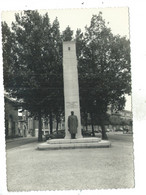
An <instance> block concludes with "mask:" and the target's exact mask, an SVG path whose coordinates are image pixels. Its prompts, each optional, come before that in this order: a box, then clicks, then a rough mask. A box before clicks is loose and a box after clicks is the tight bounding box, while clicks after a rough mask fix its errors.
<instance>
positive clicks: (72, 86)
mask: <svg viewBox="0 0 146 195" xmlns="http://www.w3.org/2000/svg"><path fill="white" fill-rule="evenodd" d="M63 77H64V103H65V138H64V139H51V140H48V141H47V142H45V143H42V144H39V145H38V147H37V148H38V149H65V148H67V149H69V148H99V147H110V145H111V143H110V142H109V141H107V140H101V138H97V137H88V138H83V136H82V133H81V117H80V101H79V83H78V70H77V57H76V44H75V41H66V42H63ZM71 113H72V114H73V115H74V114H75V118H76V121H77V122H76V123H77V125H76V128H77V129H76V130H77V133H76V130H75V134H76V135H74V138H73V139H71V138H72V136H71V133H70V132H71V131H70V132H69V128H71V127H69V126H70V125H69V124H68V122H69V120H68V119H69V116H70V114H71ZM73 121H74V120H73ZM71 123H72V125H73V123H74V122H71Z"/></svg>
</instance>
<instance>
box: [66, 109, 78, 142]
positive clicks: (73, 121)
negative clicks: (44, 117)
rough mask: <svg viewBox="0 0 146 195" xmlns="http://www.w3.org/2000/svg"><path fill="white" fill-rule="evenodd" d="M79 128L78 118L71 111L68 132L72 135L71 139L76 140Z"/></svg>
mask: <svg viewBox="0 0 146 195" xmlns="http://www.w3.org/2000/svg"><path fill="white" fill-rule="evenodd" d="M77 128H78V118H77V116H76V115H74V111H71V115H70V116H69V117H68V131H69V132H70V134H71V139H75V138H76V133H77Z"/></svg>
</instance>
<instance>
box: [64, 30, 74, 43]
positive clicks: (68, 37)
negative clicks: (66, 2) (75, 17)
mask: <svg viewBox="0 0 146 195" xmlns="http://www.w3.org/2000/svg"><path fill="white" fill-rule="evenodd" d="M62 38H63V41H71V40H72V39H73V30H71V28H70V27H69V26H67V27H66V29H65V30H64V31H63V33H62Z"/></svg>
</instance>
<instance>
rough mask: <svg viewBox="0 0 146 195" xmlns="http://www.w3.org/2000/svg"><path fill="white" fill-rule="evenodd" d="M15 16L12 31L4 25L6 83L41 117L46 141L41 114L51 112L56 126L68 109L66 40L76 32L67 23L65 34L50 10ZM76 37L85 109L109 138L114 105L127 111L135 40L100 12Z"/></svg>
mask: <svg viewBox="0 0 146 195" xmlns="http://www.w3.org/2000/svg"><path fill="white" fill-rule="evenodd" d="M15 17H16V22H14V23H12V29H10V28H9V27H8V26H7V24H6V23H3V24H2V35H3V64H4V85H5V89H6V91H8V92H9V93H10V94H11V95H12V96H13V97H17V98H18V99H23V102H24V106H25V108H26V109H28V110H30V111H31V112H32V113H33V115H36V116H38V117H39V121H40V123H39V124H40V125H39V127H40V128H39V140H41V116H42V115H46V116H48V115H49V117H50V127H51V128H52V120H53V116H54V115H55V116H56V118H58V115H60V114H61V113H62V112H63V102H64V101H63V100H64V97H63V71H62V41H71V40H73V31H72V30H71V28H70V27H69V26H68V27H67V28H66V29H65V30H64V31H63V32H62V33H60V29H59V22H58V19H57V18H56V19H55V20H54V21H53V23H52V24H51V23H50V19H49V17H48V14H45V15H44V16H42V15H40V14H39V13H38V12H37V11H24V12H22V13H21V14H16V16H15ZM75 39H76V51H77V60H78V73H79V93H80V105H81V112H83V113H84V114H85V116H87V113H90V115H91V118H92V120H91V121H92V124H94V123H95V122H94V121H95V118H97V121H98V123H99V124H100V125H101V127H102V138H103V139H107V136H106V132H105V128H104V124H105V120H107V114H106V113H107V110H108V108H109V106H110V107H112V109H116V110H120V109H123V108H124V104H125V97H124V96H125V94H130V92H131V74H130V71H131V69H130V68H131V67H130V43H129V40H127V39H126V37H121V36H120V35H113V33H112V31H111V29H110V28H109V27H108V25H107V24H106V22H105V21H104V19H103V18H102V13H101V12H100V13H99V14H98V15H93V16H92V18H91V23H90V25H89V27H87V26H86V27H85V33H83V32H82V31H81V29H77V31H76V35H75ZM86 118H87V117H86ZM93 119H94V120H93Z"/></svg>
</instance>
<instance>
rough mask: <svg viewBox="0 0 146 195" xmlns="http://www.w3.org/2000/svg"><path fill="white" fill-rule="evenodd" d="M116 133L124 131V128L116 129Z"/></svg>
mask: <svg viewBox="0 0 146 195" xmlns="http://www.w3.org/2000/svg"><path fill="white" fill-rule="evenodd" d="M115 131H123V128H122V127H120V128H118V129H116V130H115Z"/></svg>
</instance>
